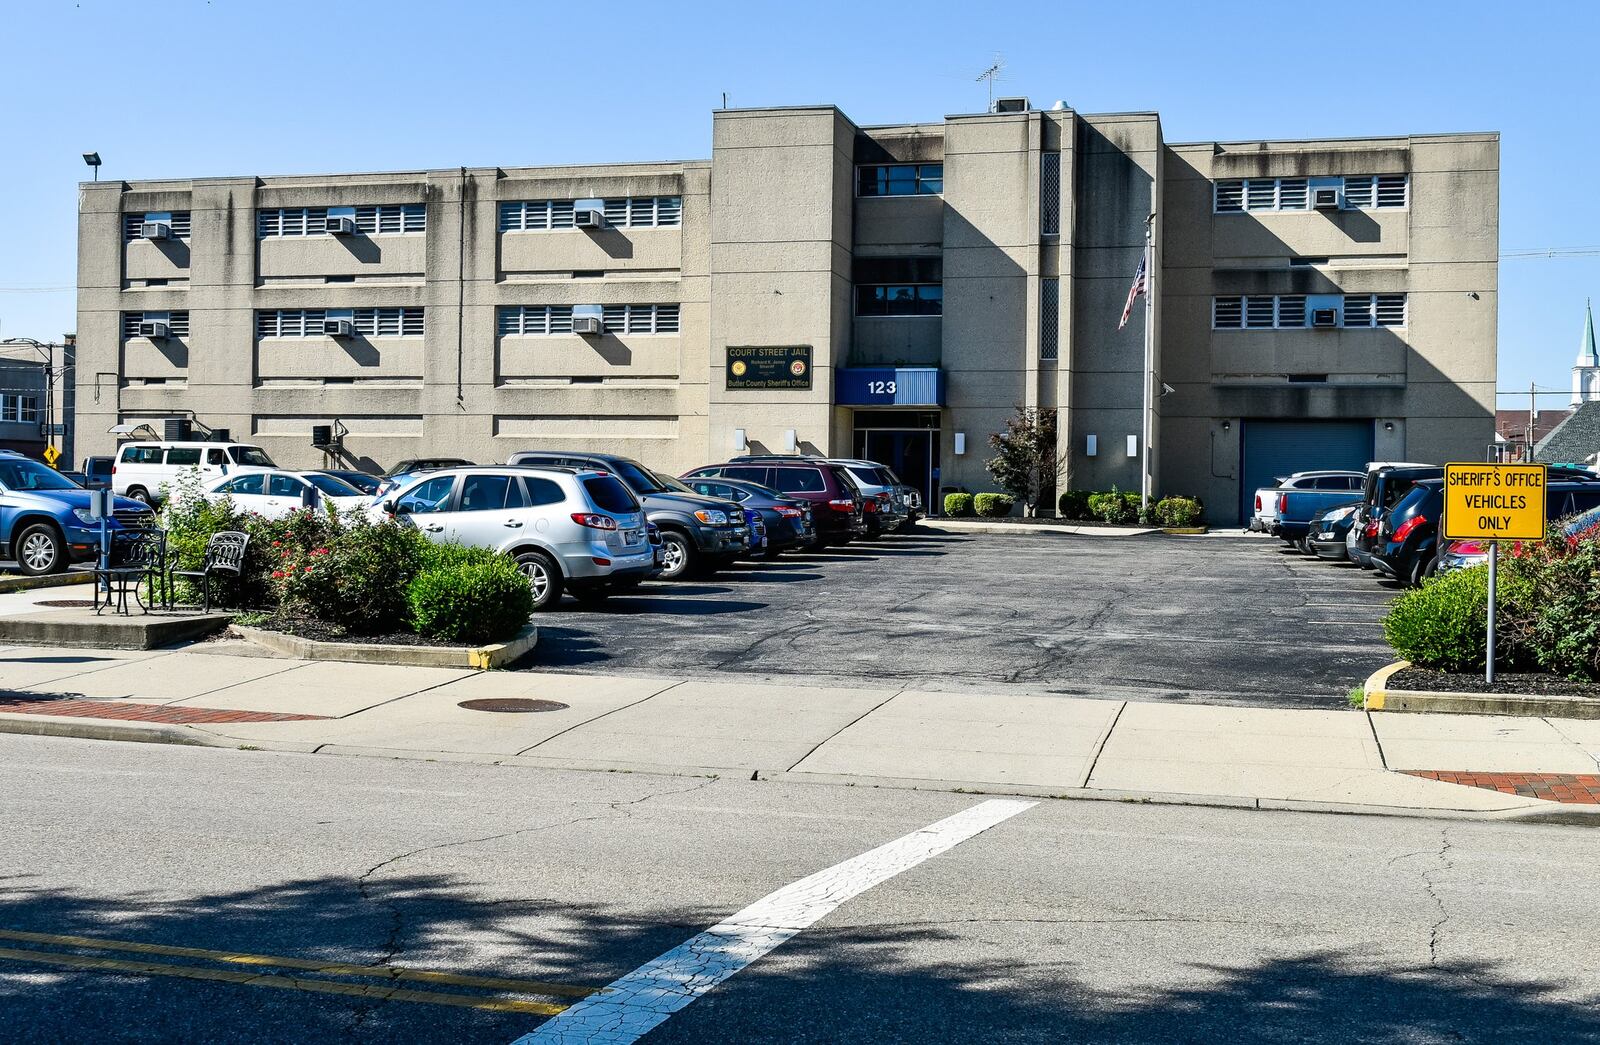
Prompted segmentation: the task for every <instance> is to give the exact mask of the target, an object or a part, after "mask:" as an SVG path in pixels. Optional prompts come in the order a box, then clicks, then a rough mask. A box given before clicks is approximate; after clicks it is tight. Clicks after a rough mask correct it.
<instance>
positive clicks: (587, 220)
mask: <svg viewBox="0 0 1600 1045" xmlns="http://www.w3.org/2000/svg"><path fill="white" fill-rule="evenodd" d="M572 224H573V225H575V226H577V227H578V228H580V229H603V228H605V227H606V215H605V212H604V211H600V210H595V209H593V208H585V209H583V210H577V211H573V212H572Z"/></svg>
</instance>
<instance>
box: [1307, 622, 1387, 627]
mask: <svg viewBox="0 0 1600 1045" xmlns="http://www.w3.org/2000/svg"><path fill="white" fill-rule="evenodd" d="M1306 623H1307V624H1344V625H1347V626H1349V627H1352V628H1381V627H1383V621H1381V620H1308V621H1306Z"/></svg>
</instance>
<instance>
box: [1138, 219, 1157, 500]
mask: <svg viewBox="0 0 1600 1045" xmlns="http://www.w3.org/2000/svg"><path fill="white" fill-rule="evenodd" d="M1155 222H1156V215H1155V212H1154V211H1151V212H1150V216H1149V217H1148V218H1146V219H1145V222H1144V404H1143V416H1142V418H1141V427H1142V431H1141V433H1140V437H1139V443H1140V446H1139V451H1140V452H1139V472H1140V475H1139V506H1140V507H1141V508H1142V509H1144V510H1145V511H1146V512H1148V511H1149V509H1150V495H1151V493H1152V491H1151V486H1152V485H1153V482H1152V479H1153V478H1154V477H1153V476H1152V474H1151V471H1150V468H1151V458H1150V433H1151V432H1152V430H1154V428H1155V402H1154V398H1155V374H1156V328H1155V300H1156V291H1155V288H1156V259H1155V249H1154V230H1155Z"/></svg>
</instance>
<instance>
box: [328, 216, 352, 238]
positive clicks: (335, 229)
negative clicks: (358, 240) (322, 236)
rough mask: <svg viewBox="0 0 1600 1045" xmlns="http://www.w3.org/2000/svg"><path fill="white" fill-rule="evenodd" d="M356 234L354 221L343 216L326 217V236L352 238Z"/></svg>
mask: <svg viewBox="0 0 1600 1045" xmlns="http://www.w3.org/2000/svg"><path fill="white" fill-rule="evenodd" d="M355 234H356V219H354V218H349V217H345V216H344V215H330V216H329V217H328V235H330V236H354V235H355Z"/></svg>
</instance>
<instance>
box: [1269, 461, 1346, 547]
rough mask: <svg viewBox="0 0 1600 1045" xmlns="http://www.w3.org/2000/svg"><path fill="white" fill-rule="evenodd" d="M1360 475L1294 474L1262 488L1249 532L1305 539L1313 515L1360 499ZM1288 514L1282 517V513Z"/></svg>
mask: <svg viewBox="0 0 1600 1045" xmlns="http://www.w3.org/2000/svg"><path fill="white" fill-rule="evenodd" d="M1366 479H1367V477H1366V474H1365V473H1363V472H1342V471H1320V472H1295V473H1294V474H1293V475H1288V476H1285V477H1283V478H1282V479H1279V480H1278V482H1277V485H1276V486H1263V487H1262V488H1261V489H1259V490H1257V491H1256V495H1255V515H1254V516H1253V517H1252V518H1251V519H1250V529H1252V530H1257V531H1260V532H1261V533H1270V534H1272V535H1273V536H1274V537H1282V538H1284V539H1285V540H1291V541H1292V540H1299V539H1300V538H1301V537H1304V536H1305V535H1306V531H1307V529H1308V528H1309V525H1310V523H1311V520H1312V518H1313V517H1315V516H1316V515H1317V514H1319V513H1321V512H1324V511H1326V510H1327V509H1329V508H1332V507H1334V506H1336V505H1340V504H1344V503H1345V502H1346V501H1350V500H1354V499H1355V498H1357V497H1359V496H1360V495H1361V490H1362V488H1363V485H1364V484H1365V483H1366ZM1291 495H1293V497H1292V510H1291V511H1290V512H1289V513H1288V514H1287V515H1285V514H1283V509H1284V508H1286V507H1291V504H1290V502H1291Z"/></svg>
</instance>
